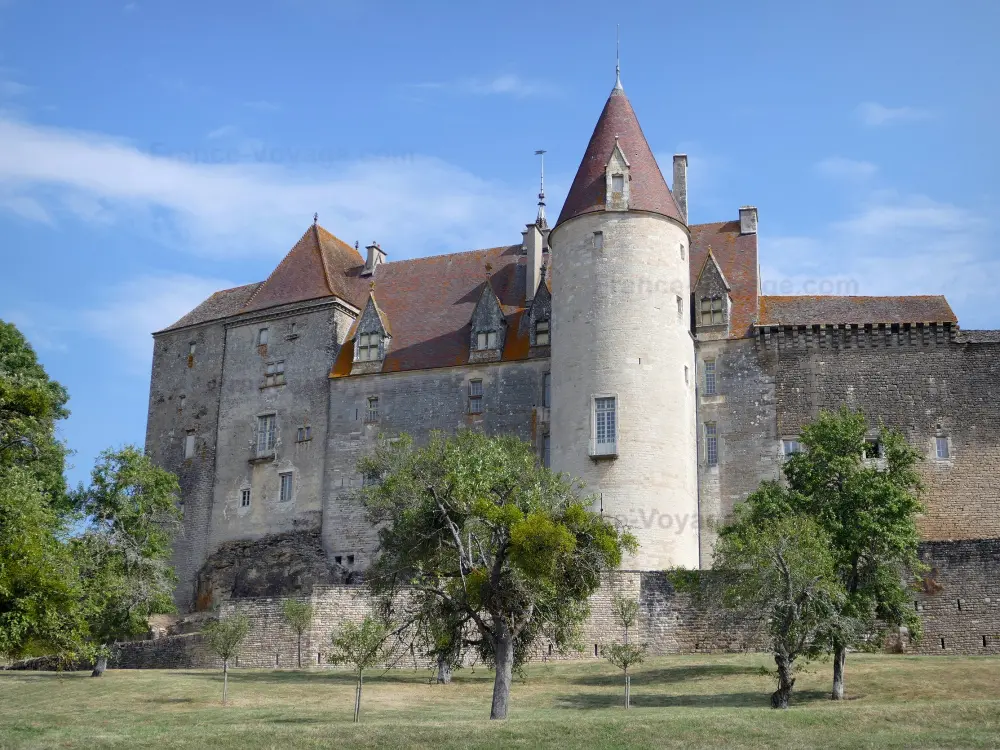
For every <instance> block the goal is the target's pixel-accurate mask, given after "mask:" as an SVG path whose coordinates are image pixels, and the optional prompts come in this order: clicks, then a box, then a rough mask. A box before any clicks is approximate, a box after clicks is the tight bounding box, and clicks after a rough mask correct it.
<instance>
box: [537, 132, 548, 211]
mask: <svg viewBox="0 0 1000 750" xmlns="http://www.w3.org/2000/svg"><path fill="white" fill-rule="evenodd" d="M535 156H540V157H542V173H541V178H540V179H539V183H538V217H537V218H536V219H535V225H536V226H537V227H538V228H539V229H548V228H549V222H548V221H547V220H546V218H545V149H544V148H541V149H538V150H537V151H536V152H535Z"/></svg>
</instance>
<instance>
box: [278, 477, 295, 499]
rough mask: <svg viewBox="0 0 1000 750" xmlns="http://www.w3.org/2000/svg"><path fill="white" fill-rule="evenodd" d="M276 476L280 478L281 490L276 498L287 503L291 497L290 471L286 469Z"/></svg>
mask: <svg viewBox="0 0 1000 750" xmlns="http://www.w3.org/2000/svg"><path fill="white" fill-rule="evenodd" d="M278 478H279V479H280V480H281V490H280V494H279V495H278V499H279V500H280V501H281V502H283V503H287V502H288V501H289V500H291V499H292V472H290V471H286V472H285V473H283V474H279V475H278Z"/></svg>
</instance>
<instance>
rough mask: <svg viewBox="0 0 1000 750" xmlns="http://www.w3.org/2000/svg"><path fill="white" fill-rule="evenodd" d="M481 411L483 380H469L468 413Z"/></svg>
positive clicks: (479, 412) (480, 412)
mask: <svg viewBox="0 0 1000 750" xmlns="http://www.w3.org/2000/svg"><path fill="white" fill-rule="evenodd" d="M482 413H483V381H482V380H470V381H469V414H482Z"/></svg>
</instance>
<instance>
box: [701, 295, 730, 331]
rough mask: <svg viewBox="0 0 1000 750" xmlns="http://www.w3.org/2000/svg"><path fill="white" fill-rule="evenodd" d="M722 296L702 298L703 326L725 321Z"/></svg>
mask: <svg viewBox="0 0 1000 750" xmlns="http://www.w3.org/2000/svg"><path fill="white" fill-rule="evenodd" d="M722 302H723V300H722V297H702V298H701V324H702V325H703V326H713V325H719V324H721V323H724V322H725V319H724V315H723V306H722Z"/></svg>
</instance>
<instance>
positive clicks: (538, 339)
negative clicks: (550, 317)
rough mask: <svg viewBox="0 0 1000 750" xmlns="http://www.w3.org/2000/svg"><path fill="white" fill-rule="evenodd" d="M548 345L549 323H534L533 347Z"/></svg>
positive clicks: (541, 321)
mask: <svg viewBox="0 0 1000 750" xmlns="http://www.w3.org/2000/svg"><path fill="white" fill-rule="evenodd" d="M548 345H549V321H547V320H539V321H538V322H537V323H535V346H548Z"/></svg>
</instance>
